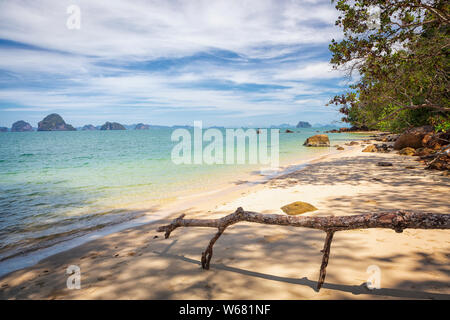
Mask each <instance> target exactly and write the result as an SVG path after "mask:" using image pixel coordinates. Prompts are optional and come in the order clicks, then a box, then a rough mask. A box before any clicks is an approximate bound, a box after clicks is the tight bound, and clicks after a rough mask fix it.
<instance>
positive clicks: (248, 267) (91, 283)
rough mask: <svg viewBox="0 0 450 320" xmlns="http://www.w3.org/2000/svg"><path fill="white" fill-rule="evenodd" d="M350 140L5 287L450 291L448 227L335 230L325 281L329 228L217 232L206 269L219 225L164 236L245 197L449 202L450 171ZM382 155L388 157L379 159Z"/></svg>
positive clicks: (41, 290)
mask: <svg viewBox="0 0 450 320" xmlns="http://www.w3.org/2000/svg"><path fill="white" fill-rule="evenodd" d="M344 147H345V150H344V151H341V152H340V153H333V154H330V155H328V156H325V157H322V158H320V159H316V160H315V161H313V162H312V163H310V164H309V165H307V166H306V167H304V168H302V169H300V170H297V171H294V172H291V173H289V174H286V175H283V176H280V177H277V178H273V179H271V180H269V181H266V182H264V183H254V182H253V183H250V182H247V181H236V182H235V184H234V185H233V186H230V188H228V189H226V191H223V192H216V193H211V194H205V195H202V196H198V197H193V198H190V199H189V201H186V202H185V204H184V205H183V206H179V207H176V205H175V206H174V207H168V208H165V209H164V210H165V211H166V212H170V213H171V214H170V215H169V216H168V217H167V218H164V219H162V220H159V221H157V222H154V223H149V224H145V225H143V226H139V227H136V228H131V229H127V230H124V231H121V232H117V233H114V234H110V235H108V236H105V237H103V238H100V239H97V240H94V241H91V242H88V243H85V244H83V245H81V246H79V247H76V248H73V249H70V250H68V251H65V252H62V253H59V254H57V255H54V256H51V257H49V258H47V259H44V260H42V261H41V262H39V263H38V264H37V265H35V266H32V267H29V268H26V269H23V270H19V271H15V272H13V273H10V274H8V275H6V276H4V277H2V278H1V279H0V299H450V264H449V262H450V250H449V248H450V245H449V244H450V232H449V231H448V230H413V229H407V230H405V231H404V232H403V233H401V234H398V233H395V232H394V231H393V230H387V229H369V230H355V231H343V232H338V233H337V234H336V235H335V238H334V240H333V244H332V248H331V255H330V261H329V264H328V269H327V278H326V280H325V284H324V286H323V288H322V289H321V290H320V292H317V291H316V289H315V288H316V283H317V279H318V275H319V268H320V263H321V257H322V255H321V252H320V250H321V249H322V247H323V240H324V238H325V233H324V232H321V231H316V230H309V229H304V228H293V227H283V226H268V225H259V224H251V223H239V224H237V225H234V226H232V227H230V228H228V229H227V230H226V232H225V233H224V234H223V235H222V237H221V238H220V239H219V241H218V242H217V243H216V245H215V247H214V256H213V258H212V261H211V269H210V270H207V271H206V270H202V269H201V268H200V255H201V252H202V251H203V250H204V249H205V247H206V245H207V244H208V242H209V240H210V239H211V237H212V236H213V234H214V233H215V230H214V229H211V228H179V229H177V230H176V231H174V232H173V234H172V235H171V237H170V238H169V239H164V235H163V234H161V233H158V232H157V231H156V229H157V227H159V226H161V225H163V224H167V223H168V222H170V221H171V220H172V219H173V218H175V217H177V216H179V215H180V214H181V213H185V214H186V217H187V218H194V217H195V218H219V217H222V216H224V215H227V214H229V213H232V212H234V210H236V208H237V207H243V208H244V209H246V210H251V211H257V212H261V213H277V214H284V213H283V212H282V210H281V209H280V208H281V207H282V206H284V205H286V204H289V203H291V202H294V201H304V202H308V203H310V204H312V205H314V206H315V207H317V208H318V209H319V210H317V211H314V212H309V213H306V214H305V215H312V216H325V215H355V214H364V213H371V212H380V211H386V210H394V209H406V210H421V211H426V212H434V213H449V211H450V210H449V209H450V202H449V197H448V195H449V194H450V193H449V191H450V187H449V185H450V178H449V177H446V176H443V175H442V173H441V172H439V171H429V170H426V171H425V170H423V168H424V167H423V165H422V164H421V163H420V162H417V161H415V157H411V156H400V155H398V154H396V153H394V152H391V153H363V152H361V150H362V148H363V147H362V146H361V145H356V146H352V147H349V146H344ZM333 149H335V148H333ZM379 161H389V162H392V163H393V166H390V167H380V166H377V165H376V164H377V162H379ZM149 214H151V213H149ZM69 265H76V266H79V267H80V270H81V289H79V290H76V289H75V290H69V289H67V287H66V281H67V277H68V275H67V274H66V269H67V267H68V266H69ZM373 265H375V266H377V267H379V269H380V271H381V278H380V280H381V289H378V290H369V289H367V288H366V286H365V285H364V284H365V283H366V282H367V280H368V278H369V274H368V273H367V268H368V267H369V266H373Z"/></svg>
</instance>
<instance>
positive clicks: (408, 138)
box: [394, 126, 433, 150]
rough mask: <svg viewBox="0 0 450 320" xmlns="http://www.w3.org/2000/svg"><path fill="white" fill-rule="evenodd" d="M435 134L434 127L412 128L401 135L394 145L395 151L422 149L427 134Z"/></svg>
mask: <svg viewBox="0 0 450 320" xmlns="http://www.w3.org/2000/svg"><path fill="white" fill-rule="evenodd" d="M431 133H433V127H432V126H422V127H417V128H412V129H410V130H408V131H406V132H405V133H403V134H401V135H400V136H399V137H398V138H397V140H396V141H395V143H394V149H395V150H401V149H404V148H407V147H410V148H414V149H417V148H421V147H423V144H422V140H423V138H424V137H425V136H426V135H427V134H431Z"/></svg>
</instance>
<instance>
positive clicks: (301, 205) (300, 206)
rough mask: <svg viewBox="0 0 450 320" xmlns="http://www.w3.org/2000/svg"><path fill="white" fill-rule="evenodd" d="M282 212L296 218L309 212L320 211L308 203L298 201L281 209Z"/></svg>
mask: <svg viewBox="0 0 450 320" xmlns="http://www.w3.org/2000/svg"><path fill="white" fill-rule="evenodd" d="M281 210H283V212H284V213H286V214H288V215H290V216H295V215H298V214H302V213H305V212H309V211H316V210H318V209H317V208H316V207H314V206H313V205H312V204H309V203H307V202H302V201H296V202H293V203H290V204H288V205H285V206H283V207H281Z"/></svg>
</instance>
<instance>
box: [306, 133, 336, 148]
mask: <svg viewBox="0 0 450 320" xmlns="http://www.w3.org/2000/svg"><path fill="white" fill-rule="evenodd" d="M303 145H304V146H307V147H329V146H330V139H328V136H327V135H326V134H316V135H315V136H312V137H309V138H308V139H306V141H305V143H303Z"/></svg>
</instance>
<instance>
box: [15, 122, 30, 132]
mask: <svg viewBox="0 0 450 320" xmlns="http://www.w3.org/2000/svg"><path fill="white" fill-rule="evenodd" d="M25 131H33V127H32V126H31V125H30V124H29V123H28V122H25V121H23V120H20V121H16V122H14V123H13V125H12V127H11V132H25Z"/></svg>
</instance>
